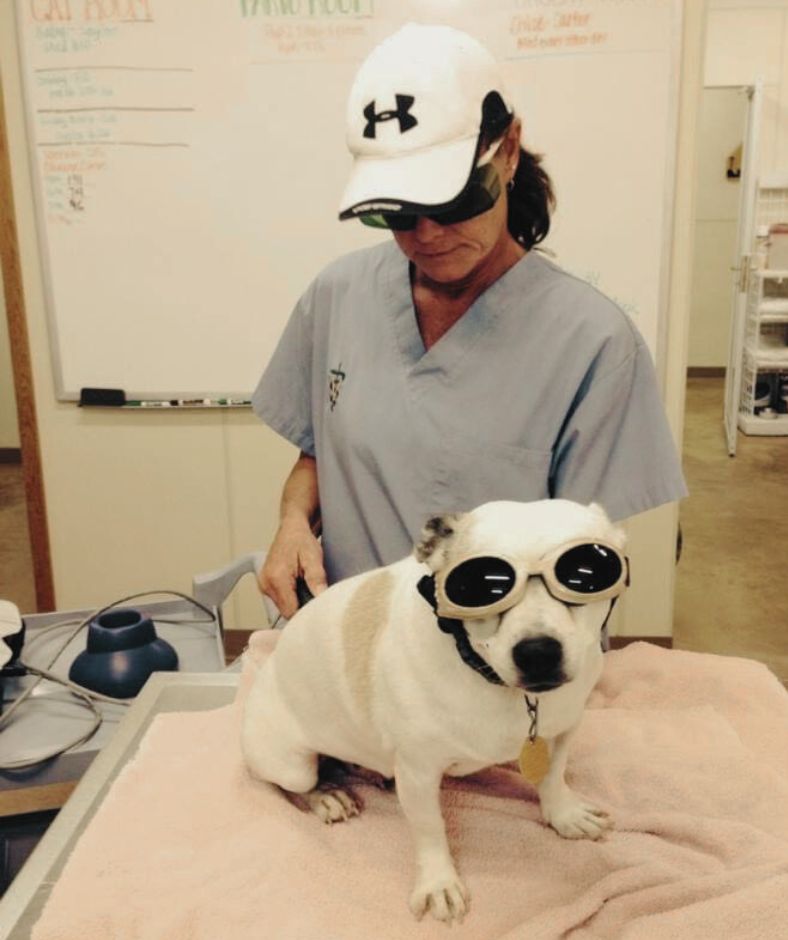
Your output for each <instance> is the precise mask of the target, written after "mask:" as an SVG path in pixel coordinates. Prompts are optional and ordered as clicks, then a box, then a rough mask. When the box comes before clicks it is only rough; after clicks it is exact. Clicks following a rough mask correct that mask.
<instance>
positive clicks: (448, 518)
mask: <svg viewBox="0 0 788 940" xmlns="http://www.w3.org/2000/svg"><path fill="white" fill-rule="evenodd" d="M464 515H465V514H464V513H461V512H447V513H444V514H443V515H441V516H433V517H432V518H431V519H428V520H427V521H426V522H425V523H424V528H423V529H422V530H421V539H420V540H419V541H418V542H417V543H416V546H415V547H414V549H413V554H414V555H415V556H416V558H418V560H419V561H423V562H426V563H427V564H428V565H429V566H430V568H432V570H433V571H435V570H437V569H438V568H440V566H441V563H442V561H443V559H444V558H445V557H446V551H447V549H448V547H449V543H450V542H451V540H452V538H453V537H454V535H455V533H456V531H457V527H458V526H459V524H460V521H461V520H462V518H463V516H464Z"/></svg>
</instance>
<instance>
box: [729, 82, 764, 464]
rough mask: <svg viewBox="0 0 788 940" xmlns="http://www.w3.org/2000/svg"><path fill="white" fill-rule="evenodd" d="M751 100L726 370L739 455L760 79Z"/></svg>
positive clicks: (732, 443) (732, 444)
mask: <svg viewBox="0 0 788 940" xmlns="http://www.w3.org/2000/svg"><path fill="white" fill-rule="evenodd" d="M744 91H745V93H746V95H747V98H748V105H747V119H746V123H745V131H744V148H743V154H742V168H741V190H740V193H739V224H738V227H737V230H736V251H735V254H734V259H733V271H734V274H735V276H734V278H733V296H732V305H733V309H732V312H731V314H732V315H731V334H730V347H729V352H728V368H727V369H726V370H725V437H726V439H727V442H728V454H729V455H730V456H731V457H733V456H735V454H736V423H737V418H738V414H739V398H740V396H741V376H742V355H743V352H744V348H743V347H744V325H745V324H744V319H745V314H746V305H747V282H748V278H749V274H750V256H751V253H752V245H753V237H754V234H755V233H754V231H753V228H754V225H755V193H756V188H757V184H758V166H759V153H758V145H759V134H760V124H761V101H762V98H763V86H762V82H761V80H760V79H758V80H757V81H756V83H755V84H754V85H750V86H748V87H747V88H745V89H744Z"/></svg>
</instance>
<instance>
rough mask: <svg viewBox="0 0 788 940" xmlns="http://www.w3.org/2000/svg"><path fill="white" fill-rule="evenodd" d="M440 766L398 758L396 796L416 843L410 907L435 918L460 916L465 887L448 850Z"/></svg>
mask: <svg viewBox="0 0 788 940" xmlns="http://www.w3.org/2000/svg"><path fill="white" fill-rule="evenodd" d="M442 779H443V771H442V769H436V768H430V769H425V768H423V767H420V766H419V765H418V764H415V763H409V762H407V761H398V762H397V768H396V783H397V796H398V797H399V801H400V804H401V805H402V810H403V812H404V813H405V817H406V818H407V820H408V823H409V824H410V828H411V832H412V833H413V838H414V841H415V843H416V863H417V865H418V877H417V880H416V887H415V888H414V889H413V892H412V893H411V896H410V909H411V911H412V912H413V914H414V915H415V917H416V918H418V919H421V917H422V916H423V914H424V912H425V911H427V910H429V911H430V912H431V913H432V915H433V917H435V918H437V919H438V920H443V921H446V922H449V923H450V922H451V921H452V920H454V919H456V920H462V918H463V916H464V915H465V911H466V910H467V906H468V892H467V891H466V889H465V885H463V883H462V881H460V876H459V875H458V874H457V870H456V869H455V867H454V862H453V861H452V858H451V852H450V851H449V843H448V840H447V838H446V826H445V824H444V821H443V814H442V813H441V806H440V787H441V780H442Z"/></svg>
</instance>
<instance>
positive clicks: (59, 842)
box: [0, 672, 240, 940]
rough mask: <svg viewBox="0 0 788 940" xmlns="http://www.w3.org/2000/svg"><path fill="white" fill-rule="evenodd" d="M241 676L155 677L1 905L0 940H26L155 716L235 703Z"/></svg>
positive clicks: (94, 762)
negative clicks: (72, 856) (84, 834)
mask: <svg viewBox="0 0 788 940" xmlns="http://www.w3.org/2000/svg"><path fill="white" fill-rule="evenodd" d="M239 679H240V675H239V674H238V673H237V672H235V673H230V672H225V673H218V674H214V673H204V674H203V673H191V674H188V673H184V674H181V673H157V674H155V675H153V676H152V677H151V678H150V679H149V680H148V683H147V684H146V685H145V687H144V689H143V690H142V692H141V693H140V695H139V696H138V698H137V700H136V701H135V702H134V704H133V705H132V706H131V708H130V709H129V711H128V713H127V714H126V715H125V716H124V718H123V720H122V721H121V722H120V724H119V726H118V729H117V731H116V732H115V734H114V735H113V737H112V740H111V741H110V742H109V744H107V746H106V747H105V748H104V749H103V750H102V751H101V752H100V753H99V755H98V757H96V759H95V760H94V761H93V763H92V764H91V766H90V768H89V769H88V770H87V772H86V773H85V775H84V777H82V779H81V780H80V782H79V784H78V785H77V788H76V789H75V790H74V792H73V793H72V795H71V796H70V798H69V800H68V802H67V803H66V805H65V806H64V807H63V809H62V810H61V811H60V812H59V813H58V815H57V817H56V819H55V820H54V822H53V823H52V825H51V826H50V827H49V829H48V830H47V832H46V833H45V835H44V837H43V838H42V839H41V842H39V844H38V845H37V846H36V848H35V850H34V851H33V853H32V855H31V856H30V858H29V859H28V860H27V862H26V863H25V865H24V867H23V868H22V870H21V871H20V872H19V874H18V875H17V877H16V878H15V879H14V881H13V882H12V884H11V886H10V888H9V889H8V891H7V892H6V894H5V895H4V897H3V898H2V900H0V940H27V938H29V937H30V934H31V931H32V929H33V925H34V924H35V923H36V921H37V920H38V918H39V917H40V915H41V912H42V910H43V908H44V905H45V904H46V901H47V899H48V898H49V895H50V893H51V891H52V887H53V886H54V884H55V883H56V882H57V879H58V878H59V877H60V873H61V872H62V870H63V866H64V865H65V863H66V860H67V859H68V857H69V855H70V854H71V851H72V849H73V848H74V846H75V845H76V842H77V840H78V839H79V837H80V835H81V834H82V832H83V831H84V829H85V827H86V826H87V825H88V823H89V822H90V820H91V819H92V818H93V814H94V813H95V812H96V810H97V809H98V807H99V805H100V804H101V801H102V800H103V799H104V797H105V795H106V793H107V791H108V790H109V788H110V786H111V785H112V782H113V780H114V779H115V777H117V775H118V773H119V772H120V771H121V769H122V768H123V766H124V765H125V764H126V762H127V761H128V760H129V759H130V758H131V757H132V756H133V755H134V753H135V752H136V750H137V747H138V745H139V743H140V741H141V739H142V737H143V736H144V734H145V732H146V731H147V729H148V727H149V725H150V724H151V722H152V721H153V719H154V718H155V717H156V715H158V714H161V713H164V712H179V711H209V710H211V709H214V708H221V707H222V706H224V705H228V704H230V702H232V701H233V699H234V698H235V694H236V691H237V688H238V682H239Z"/></svg>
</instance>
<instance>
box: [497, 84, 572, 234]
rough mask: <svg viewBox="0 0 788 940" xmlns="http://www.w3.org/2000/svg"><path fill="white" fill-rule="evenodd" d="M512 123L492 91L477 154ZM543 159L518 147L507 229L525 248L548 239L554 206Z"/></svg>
mask: <svg viewBox="0 0 788 940" xmlns="http://www.w3.org/2000/svg"><path fill="white" fill-rule="evenodd" d="M513 120H514V114H513V113H512V112H510V111H509V110H508V109H507V107H506V105H505V103H504V101H503V99H502V98H501V96H500V95H499V94H498V93H497V92H495V91H491V92H490V93H489V94H488V95H487V97H486V98H485V99H484V103H483V104H482V122H481V133H480V135H479V137H480V140H479V152H482V151H483V150H484V149H485V148H486V147H488V146H489V145H490V144H491V143H492V142H493V141H494V140H497V139H498V138H499V137H501V136H502V135H503V133H504V131H506V129H507V128H508V127H509V125H510V124H511V123H512V121H513ZM542 159H543V158H542V155H541V154H537V153H531V151H530V150H526V149H525V147H520V159H519V160H518V162H517V169H516V171H515V174H514V177H513V178H512V181H513V183H514V185H513V186H512V187H511V189H510V190H509V193H508V197H509V214H508V218H507V222H506V224H507V228H508V229H509V232H510V234H511V235H512V237H513V238H514V239H515V241H517V242H519V243H520V244H521V245H522V246H523V248H526V249H531V248H533V246H534V245H538V244H539V242H541V241H544V239H545V238H546V237H547V233H548V232H549V231H550V213H551V212H552V211H553V210H555V206H556V199H555V192H554V190H553V183H552V181H551V179H550V177H549V176H548V175H547V173H546V171H545V170H544V169H543V168H542V165H541V164H542Z"/></svg>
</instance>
